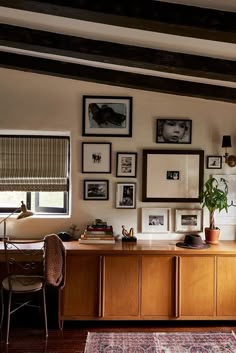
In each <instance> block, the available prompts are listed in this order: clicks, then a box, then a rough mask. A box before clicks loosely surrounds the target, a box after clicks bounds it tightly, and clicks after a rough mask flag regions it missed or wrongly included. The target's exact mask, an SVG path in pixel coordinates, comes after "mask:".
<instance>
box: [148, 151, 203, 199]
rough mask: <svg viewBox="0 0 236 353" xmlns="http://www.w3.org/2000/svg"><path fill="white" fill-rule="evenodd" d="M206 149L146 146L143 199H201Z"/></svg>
mask: <svg viewBox="0 0 236 353" xmlns="http://www.w3.org/2000/svg"><path fill="white" fill-rule="evenodd" d="M203 167H204V151H202V150H161V149H160V150H155V149H153V150H143V178H142V182H143V185H142V201H143V202H199V201H200V192H201V190H202V187H203V171H204V168H203Z"/></svg>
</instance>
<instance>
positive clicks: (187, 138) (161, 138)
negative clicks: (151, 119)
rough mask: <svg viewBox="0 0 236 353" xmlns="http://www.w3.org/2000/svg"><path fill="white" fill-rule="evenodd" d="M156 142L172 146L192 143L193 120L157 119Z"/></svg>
mask: <svg viewBox="0 0 236 353" xmlns="http://www.w3.org/2000/svg"><path fill="white" fill-rule="evenodd" d="M156 142H157V143H165V144H166V143H170V144H191V143H192V120H190V119H181V118H178V119H171V118H165V119H157V120H156Z"/></svg>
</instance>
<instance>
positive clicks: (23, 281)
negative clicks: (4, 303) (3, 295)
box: [2, 275, 44, 293]
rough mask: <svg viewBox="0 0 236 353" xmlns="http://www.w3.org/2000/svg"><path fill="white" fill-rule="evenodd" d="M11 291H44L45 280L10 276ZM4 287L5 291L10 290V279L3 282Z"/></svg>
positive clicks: (37, 277)
mask: <svg viewBox="0 0 236 353" xmlns="http://www.w3.org/2000/svg"><path fill="white" fill-rule="evenodd" d="M10 281H11V290H12V291H13V292H19V293H20V292H31V291H32V292H33V291H38V290H40V289H42V287H43V285H44V280H43V278H42V277H40V276H21V275H17V276H16V275H14V276H10ZM2 286H3V288H4V289H5V290H8V291H9V290H10V288H9V277H6V278H4V280H3V281H2Z"/></svg>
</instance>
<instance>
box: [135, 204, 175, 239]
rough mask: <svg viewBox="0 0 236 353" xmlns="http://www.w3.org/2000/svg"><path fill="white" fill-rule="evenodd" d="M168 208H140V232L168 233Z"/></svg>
mask: <svg viewBox="0 0 236 353" xmlns="http://www.w3.org/2000/svg"><path fill="white" fill-rule="evenodd" d="M170 211H171V210H170V208H142V233H168V232H169V231H170Z"/></svg>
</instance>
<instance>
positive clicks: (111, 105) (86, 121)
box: [83, 96, 132, 137]
mask: <svg viewBox="0 0 236 353" xmlns="http://www.w3.org/2000/svg"><path fill="white" fill-rule="evenodd" d="M83 136H101V137H104V136H119V137H131V136H132V97H107V96H83Z"/></svg>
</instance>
